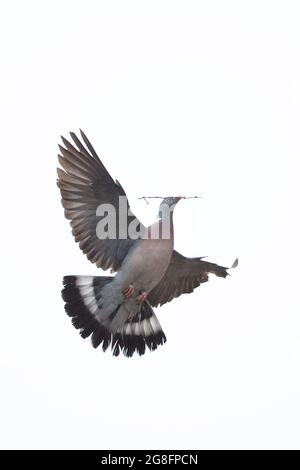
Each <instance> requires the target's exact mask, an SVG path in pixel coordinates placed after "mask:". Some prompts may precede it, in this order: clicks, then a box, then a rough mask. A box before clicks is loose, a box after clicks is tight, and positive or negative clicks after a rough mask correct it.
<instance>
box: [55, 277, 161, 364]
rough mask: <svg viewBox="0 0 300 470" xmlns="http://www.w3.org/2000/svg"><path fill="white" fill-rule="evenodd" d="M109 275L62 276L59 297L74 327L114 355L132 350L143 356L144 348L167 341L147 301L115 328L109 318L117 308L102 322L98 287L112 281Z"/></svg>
mask: <svg viewBox="0 0 300 470" xmlns="http://www.w3.org/2000/svg"><path fill="white" fill-rule="evenodd" d="M112 279H113V278H112V277H110V276H103V277H99V276H65V277H64V279H63V285H64V288H63V290H62V297H63V299H64V301H65V310H66V313H67V314H68V315H69V316H70V317H71V318H72V323H73V325H74V327H75V328H77V329H79V330H80V335H81V336H82V337H83V338H87V337H89V336H91V342H92V345H93V346H94V348H97V347H98V346H102V349H103V351H106V350H107V349H108V347H109V346H111V350H112V353H113V355H114V356H118V355H119V354H120V353H121V352H122V353H123V354H124V355H125V356H127V357H131V356H132V355H133V354H134V353H137V354H139V355H143V354H144V353H145V351H146V347H147V348H149V349H150V350H151V351H153V350H155V349H156V348H157V346H159V345H162V344H164V343H165V342H166V337H165V334H164V332H163V331H162V328H161V326H160V323H159V321H158V319H157V317H156V315H155V313H154V311H153V309H152V307H151V305H150V304H149V303H148V302H147V301H146V302H143V303H142V304H141V307H140V309H139V311H138V313H137V314H136V315H135V316H133V317H132V318H130V319H129V320H127V321H126V322H125V324H124V325H123V326H122V327H121V328H119V329H118V330H117V331H111V330H110V328H109V325H110V321H112V320H113V318H114V316H115V315H116V314H117V312H118V309H119V308H120V305H119V306H117V307H116V309H115V311H114V312H113V313H112V314H111V316H110V317H108V319H106V321H105V322H103V323H102V322H101V290H102V288H103V287H104V286H105V285H106V284H108V283H109V282H111V281H112Z"/></svg>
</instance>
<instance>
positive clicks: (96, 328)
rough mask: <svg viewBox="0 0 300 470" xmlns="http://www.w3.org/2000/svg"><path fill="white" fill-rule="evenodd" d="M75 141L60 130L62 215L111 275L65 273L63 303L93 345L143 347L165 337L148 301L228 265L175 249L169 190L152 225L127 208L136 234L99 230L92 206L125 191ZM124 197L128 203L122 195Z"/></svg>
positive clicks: (128, 351) (166, 297)
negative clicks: (109, 233) (103, 234)
mask: <svg viewBox="0 0 300 470" xmlns="http://www.w3.org/2000/svg"><path fill="white" fill-rule="evenodd" d="M71 137H72V139H73V140H74V142H75V144H76V146H77V149H76V148H75V147H73V145H72V144H70V143H69V142H68V141H67V140H66V139H64V138H63V142H64V144H65V148H64V147H61V146H60V150H61V153H62V155H63V156H59V161H60V163H61V165H62V166H63V168H64V170H65V171H62V170H61V169H59V170H58V176H59V179H58V186H59V188H60V190H61V195H62V204H63V207H64V208H65V215H66V217H67V218H68V219H70V220H71V226H72V232H73V235H74V236H75V240H76V241H79V244H80V248H81V249H82V250H83V251H84V253H86V254H87V256H88V258H89V259H90V260H91V261H92V262H94V263H96V265H97V266H98V267H102V268H103V269H108V268H111V269H112V270H113V271H116V274H115V276H65V277H64V289H63V291H62V295H63V298H64V300H65V302H66V305H65V309H66V312H67V313H68V315H69V316H71V317H72V322H73V324H74V326H75V327H76V328H79V329H80V333H81V335H82V336H83V337H87V336H89V335H92V344H93V346H94V347H97V346H99V345H100V344H102V348H103V349H104V350H105V349H107V347H108V346H109V344H111V345H112V350H113V353H114V355H118V354H119V353H120V351H122V352H123V353H124V354H125V355H126V356H131V355H132V354H133V353H134V352H138V353H139V354H144V352H145V348H146V346H148V348H149V349H151V350H153V349H156V347H157V346H158V345H159V344H163V343H164V342H165V341H166V337H165V335H164V333H163V331H162V328H161V326H160V323H159V321H158V319H157V317H156V315H155V313H154V311H153V309H152V307H153V306H157V305H159V304H161V305H162V304H163V303H165V302H168V301H170V300H172V298H174V297H178V296H179V295H181V294H182V293H189V292H192V291H193V290H194V288H195V287H197V286H198V285H200V284H201V283H203V282H206V281H207V280H208V273H210V272H212V273H214V274H216V275H217V276H220V277H226V276H227V274H228V273H227V268H225V267H222V266H218V265H216V264H213V263H208V262H205V261H203V260H202V259H201V258H185V257H184V256H182V255H180V254H179V253H177V252H176V251H174V228H173V210H174V207H175V205H176V203H177V202H178V201H179V200H180V199H181V197H176V198H166V199H165V200H164V201H163V202H162V204H161V205H160V210H159V220H158V221H156V222H155V223H154V224H152V225H151V226H149V227H147V228H146V227H143V226H142V224H140V222H139V221H138V220H137V219H136V218H135V216H134V215H133V214H132V213H131V215H130V218H129V221H128V227H129V224H130V223H132V222H133V223H134V224H135V225H140V228H141V230H140V233H141V234H143V236H142V237H141V238H138V239H134V238H132V237H130V236H129V228H127V227H122V230H123V232H124V228H125V232H126V231H127V229H128V234H127V237H126V238H125V239H123V238H122V239H121V238H116V239H114V238H111V239H107V238H106V239H105V238H103V239H102V238H101V237H100V238H99V236H98V232H97V214H98V207H99V205H100V204H107V203H109V204H111V205H112V206H113V207H114V208H115V209H116V210H117V211H118V210H120V206H118V198H119V197H120V196H122V197H125V198H126V194H125V192H124V190H123V188H122V186H121V185H120V183H118V182H117V181H116V182H114V181H113V179H112V178H111V176H110V175H109V173H108V172H107V170H106V169H105V167H104V166H103V164H102V162H101V161H100V160H99V157H98V156H97V154H96V152H95V151H94V149H93V147H92V146H91V144H90V142H89V141H88V139H87V138H86V136H85V135H84V134H83V133H82V138H83V141H84V143H85V144H86V147H85V146H84V145H83V144H82V143H81V142H80V140H79V139H78V138H77V137H76V136H75V134H73V133H71ZM126 205H127V207H128V208H129V206H128V202H127V198H126Z"/></svg>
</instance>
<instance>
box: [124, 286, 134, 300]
mask: <svg viewBox="0 0 300 470" xmlns="http://www.w3.org/2000/svg"><path fill="white" fill-rule="evenodd" d="M133 293H134V286H133V285H132V284H129V286H128V287H127V288H126V289H124V290H123V291H122V294H123V295H124V297H125V298H126V299H130V297H132V296H133Z"/></svg>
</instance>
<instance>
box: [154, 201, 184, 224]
mask: <svg viewBox="0 0 300 470" xmlns="http://www.w3.org/2000/svg"><path fill="white" fill-rule="evenodd" d="M180 199H184V196H176V197H165V198H164V199H163V201H162V202H161V203H160V206H159V212H158V217H159V218H160V219H162V218H163V217H165V216H169V215H170V213H172V212H173V210H174V208H175V206H176V204H177V202H179V201H180Z"/></svg>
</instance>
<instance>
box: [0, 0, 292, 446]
mask: <svg viewBox="0 0 300 470" xmlns="http://www.w3.org/2000/svg"><path fill="white" fill-rule="evenodd" d="M299 23H300V5H299V2H297V1H295V2H293V1H286V0H285V1H274V0H273V1H262V0H259V1H253V0H252V1H251V2H250V1H249V2H248V1H242V2H241V1H226V2H224V1H211V0H210V1H188V0H184V1H183V0H182V1H174V0H172V1H171V0H170V1H166V0H165V1H163V0H159V1H154V0H152V1H141V0H139V1H131V0H127V1H126V2H125V1H114V0H110V1H99V0H97V1H87V0H85V1H84V2H83V1H80V2H79V1H74V0H72V1H61V0H60V1H53V0H52V1H48V2H38V1H30V0H28V1H26V2H23V1H10V2H2V3H1V7H0V44H1V56H0V59H1V62H0V63H1V74H0V80H1V87H0V120H1V123H0V124H1V164H2V166H1V170H2V171H1V174H2V179H1V201H2V209H1V210H2V228H1V247H2V254H1V277H2V279H1V285H2V289H1V292H2V296H1V327H0V368H1V371H0V373H1V387H0V394H1V400H0V415H1V420H0V423H1V424H0V445H1V447H3V448H25V449H27V448H98V449H114V448H122V449H137V448H142V449H143V448H146V449H151V448H156V449H166V448H172V449H182V448H183V449H184V448H185V449H189V448H196V449H201V448H204V449H214V448H223V449H228V448H299V447H300V446H299V442H300V431H299V421H300V405H299V403H300V401H299V392H300V380H299V352H300V342H299V333H300V331H299V330H300V318H299V313H300V309H299V262H300V259H299V235H300V233H299V203H300V198H299V152H300V140H299V128H300V55H299V47H300V28H299ZM79 127H81V128H82V129H83V130H85V132H86V133H87V135H88V136H89V138H90V140H91V141H92V143H93V144H94V146H95V148H96V150H97V151H98V153H99V155H100V156H101V157H102V159H103V162H104V164H105V165H106V166H107V168H108V169H109V171H110V172H111V174H112V175H113V176H114V177H115V178H117V179H119V180H120V182H121V183H122V185H123V186H124V188H125V189H126V190H127V192H128V195H129V197H130V200H131V201H132V208H133V209H134V210H135V212H136V213H137V215H139V216H140V217H141V218H143V220H144V221H148V222H150V221H151V220H152V218H153V217H154V216H155V213H156V211H157V205H158V202H157V203H156V202H153V203H151V206H150V207H149V208H147V206H146V205H145V203H144V202H143V201H139V200H138V199H137V198H138V197H139V196H143V195H151V194H152V195H157V194H163V195H164V194H166V195H169V194H170V195H173V194H186V195H194V194H200V195H202V196H203V199H200V200H191V201H182V202H180V204H179V205H178V207H177V208H176V212H175V235H176V241H175V246H176V249H178V251H180V252H182V253H183V254H186V255H190V256H204V255H208V256H209V259H210V260H212V261H216V262H218V263H220V264H222V263H223V264H225V265H230V264H231V263H232V261H233V260H234V258H235V257H236V256H238V257H239V260H240V265H239V267H238V268H237V269H236V270H235V271H234V272H232V277H231V278H229V279H226V280H223V279H216V278H214V279H211V280H210V282H209V283H207V284H206V285H203V286H202V287H200V288H199V289H197V290H196V291H195V292H194V293H193V294H192V295H185V296H182V297H181V298H180V299H177V300H175V301H173V302H172V303H170V304H168V305H166V306H164V307H163V308H161V309H157V310H156V312H157V313H158V317H159V320H160V321H161V323H162V325H163V328H164V331H165V333H166V335H167V338H168V341H167V343H166V344H165V345H164V346H163V347H160V348H159V349H158V350H157V351H156V352H153V353H148V354H146V355H145V356H144V357H142V358H139V357H137V358H132V359H126V358H123V357H121V358H113V357H112V356H111V354H110V353H106V354H104V353H103V352H102V351H101V350H94V349H93V348H92V347H91V345H90V344H89V340H85V341H84V340H82V339H81V338H80V336H79V334H78V332H77V331H76V330H75V329H74V328H73V327H72V325H71V323H70V320H69V319H68V318H67V316H66V315H65V313H64V308H63V301H62V299H61V297H60V290H61V281H62V277H63V275H65V274H94V275H97V274H99V275H101V271H99V270H97V269H96V267H95V266H93V265H92V264H91V263H89V262H88V260H87V259H86V258H85V256H84V255H83V254H82V253H81V251H80V250H79V248H78V246H76V244H75V242H74V240H73V238H72V236H71V232H70V228H69V225H68V222H67V221H66V219H64V216H63V210H62V207H61V205H60V197H59V193H58V189H57V188H56V184H55V180H56V173H55V171H56V166H57V158H56V155H57V143H58V141H59V135H60V134H64V135H66V134H67V132H68V131H69V130H77V129H78V128H79Z"/></svg>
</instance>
